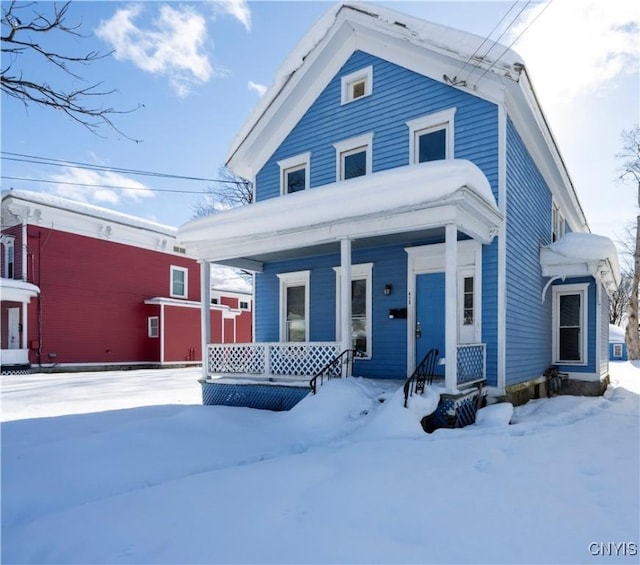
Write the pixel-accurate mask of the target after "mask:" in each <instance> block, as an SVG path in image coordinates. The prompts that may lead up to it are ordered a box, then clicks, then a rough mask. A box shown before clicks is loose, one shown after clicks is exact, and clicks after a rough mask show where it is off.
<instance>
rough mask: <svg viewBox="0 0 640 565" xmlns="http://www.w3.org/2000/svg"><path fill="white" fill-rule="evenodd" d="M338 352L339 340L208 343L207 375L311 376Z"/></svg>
mask: <svg viewBox="0 0 640 565" xmlns="http://www.w3.org/2000/svg"><path fill="white" fill-rule="evenodd" d="M339 354H340V344H339V343H338V342H333V341H326V342H288V343H210V344H209V345H208V346H207V376H209V377H211V376H212V375H219V374H227V373H235V374H243V375H262V376H267V377H268V376H271V375H274V376H276V375H277V376H281V375H290V376H301V377H312V376H314V375H316V374H317V373H318V371H320V370H321V369H322V368H323V367H324V366H325V365H327V363H329V362H330V361H332V360H333V359H335V358H336V357H337V356H338V355H339Z"/></svg>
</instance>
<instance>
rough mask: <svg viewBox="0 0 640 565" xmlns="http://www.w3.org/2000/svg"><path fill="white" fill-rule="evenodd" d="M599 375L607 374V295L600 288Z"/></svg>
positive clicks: (603, 289) (605, 291)
mask: <svg viewBox="0 0 640 565" xmlns="http://www.w3.org/2000/svg"><path fill="white" fill-rule="evenodd" d="M600 297H601V298H600V300H601V303H600V343H599V344H598V347H599V348H600V375H601V376H602V375H606V374H608V373H609V295H608V294H607V290H606V289H605V288H604V286H602V287H601V288H600Z"/></svg>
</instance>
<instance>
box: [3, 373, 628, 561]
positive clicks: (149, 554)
mask: <svg viewBox="0 0 640 565" xmlns="http://www.w3.org/2000/svg"><path fill="white" fill-rule="evenodd" d="M198 375H199V372H198V370H197V369H186V370H185V369H180V370H162V371H131V372H122V373H118V372H110V373H80V374H58V375H31V376H28V377H24V376H22V377H17V376H16V377H2V419H3V420H4V422H3V424H2V429H1V431H2V562H3V563H25V562H26V563H600V562H615V563H625V562H628V563H638V560H639V557H638V543H639V540H638V532H639V498H640V496H639V469H640V463H639V451H640V426H639V398H640V397H639V394H640V369H638V368H635V367H633V366H632V365H631V364H630V363H615V364H612V375H613V381H614V382H613V384H612V386H610V387H609V389H608V391H607V393H606V394H605V396H604V397H602V398H579V397H567V396H562V397H555V398H551V399H545V400H536V401H532V402H530V403H528V404H527V405H525V406H522V407H518V408H516V409H515V410H514V412H513V416H512V418H511V422H512V423H511V425H506V424H505V423H504V422H505V419H506V418H508V416H509V414H510V411H509V407H506V410H505V409H504V408H505V407H499V408H498V410H496V409H495V408H492V409H491V410H488V411H486V412H484V413H483V416H484V417H481V422H482V423H480V424H476V425H475V426H469V427H467V428H465V429H462V430H438V431H436V432H435V433H433V434H431V435H427V434H425V433H424V432H422V431H421V429H420V427H419V425H418V422H417V419H416V417H415V416H414V415H413V413H412V412H411V411H408V410H405V409H403V408H402V406H401V399H400V398H399V396H397V395H396V396H394V395H392V394H391V393H390V392H389V391H388V390H385V389H383V388H380V387H379V385H376V384H372V383H370V382H366V381H362V380H361V379H346V380H335V381H331V382H329V384H327V385H325V386H324V387H323V388H322V390H321V392H320V393H319V394H318V395H317V396H315V397H308V398H307V399H305V400H304V401H303V402H301V403H300V404H299V405H298V406H296V407H295V408H294V409H293V410H291V411H290V412H285V413H272V412H266V411H258V410H251V409H245V408H229V407H210V406H200V405H199V402H200V390H199V385H198V383H197V382H196V379H197V377H198ZM382 397H384V398H385V399H386V401H385V402H384V403H380V402H379V399H380V398H382ZM485 410H486V409H485ZM492 412H493V413H492ZM611 553H613V554H614V555H613V556H612V555H609V554H611ZM615 553H618V554H619V555H618V556H615ZM603 554H604V555H603Z"/></svg>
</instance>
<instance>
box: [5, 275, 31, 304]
mask: <svg viewBox="0 0 640 565" xmlns="http://www.w3.org/2000/svg"><path fill="white" fill-rule="evenodd" d="M0 294H2V300H3V301H7V302H24V303H29V302H30V301H31V299H32V298H35V297H36V296H38V294H40V289H39V288H38V287H37V286H36V285H35V284H31V283H28V282H25V281H21V280H15V279H5V278H0Z"/></svg>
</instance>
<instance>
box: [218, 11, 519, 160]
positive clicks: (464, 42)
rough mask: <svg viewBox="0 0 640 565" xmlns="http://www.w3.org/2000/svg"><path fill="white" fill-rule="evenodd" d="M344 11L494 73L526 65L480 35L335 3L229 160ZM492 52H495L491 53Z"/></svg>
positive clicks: (280, 74) (283, 69)
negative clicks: (365, 17) (479, 53)
mask: <svg viewBox="0 0 640 565" xmlns="http://www.w3.org/2000/svg"><path fill="white" fill-rule="evenodd" d="M341 14H345V17H349V16H356V17H360V18H361V17H362V16H368V17H370V18H372V20H373V23H374V24H377V25H382V26H385V27H386V28H387V29H392V30H393V32H394V33H401V34H402V35H403V36H404V38H405V39H407V40H408V41H411V42H412V43H415V44H418V45H422V46H423V47H425V48H427V49H432V50H436V51H438V52H441V53H445V54H446V55H447V56H449V57H452V58H454V59H457V60H460V61H463V62H465V63H466V62H467V61H469V60H472V61H473V63H471V64H473V65H474V66H475V65H482V66H486V67H487V68H490V70H491V72H502V73H509V72H514V70H515V71H516V72H519V70H518V68H519V67H520V68H521V67H522V64H523V63H522V57H520V55H518V54H517V53H516V52H515V51H513V50H512V49H509V48H508V47H507V46H505V45H502V44H500V43H496V42H494V41H491V40H488V39H486V38H484V37H481V36H479V35H475V34H472V33H468V32H465V31H461V30H458V29H454V28H450V27H447V26H444V25H440V24H435V23H433V22H428V21H426V20H422V19H419V18H414V17H411V16H408V15H406V14H402V13H401V12H396V11H394V10H389V9H386V8H381V7H380V6H375V5H373V4H365V3H358V2H349V3H339V4H336V5H334V6H332V7H331V9H329V10H328V11H327V12H326V13H325V14H324V15H323V16H322V17H321V18H320V19H319V20H318V21H317V22H316V23H315V25H314V26H313V27H312V28H311V29H310V30H309V31H308V32H307V33H306V34H305V35H304V36H303V37H302V39H301V40H300V41H299V42H298V44H297V45H296V46H295V47H294V49H293V50H292V51H291V52H290V53H289V55H288V56H287V58H286V59H285V61H284V62H283V63H282V65H281V66H280V68H279V69H278V70H277V72H276V77H275V79H274V81H273V83H272V84H271V85H270V86H269V88H268V89H267V91H266V92H265V94H264V95H263V96H262V97H261V99H260V102H259V103H258V105H257V106H256V107H255V109H254V111H253V112H252V113H251V114H250V115H249V118H248V119H247V121H246V122H245V123H244V125H243V126H242V128H241V129H240V131H239V132H238V135H237V136H236V137H235V139H234V140H233V142H232V143H231V147H230V149H229V153H228V156H227V161H228V160H229V159H231V157H232V156H233V154H234V153H235V152H236V150H237V149H238V147H239V146H240V145H241V144H242V143H243V141H244V140H245V138H246V137H247V136H248V135H249V134H250V132H251V130H252V129H253V127H254V125H255V124H256V122H258V121H259V119H260V118H261V116H262V115H263V114H264V113H265V112H266V111H267V109H268V108H269V106H271V104H272V103H273V101H274V100H275V98H276V97H277V96H278V95H279V94H280V92H281V91H282V89H283V88H284V87H285V85H286V84H287V82H288V81H289V79H290V78H291V77H292V76H293V75H294V73H296V71H298V70H299V69H300V68H301V67H302V65H303V64H304V62H305V60H306V59H307V58H308V56H309V54H310V53H311V52H312V51H313V50H314V49H315V48H316V47H317V46H318V45H319V44H320V43H321V42H322V41H323V40H324V38H325V37H327V36H328V34H329V33H330V31H331V29H332V27H333V26H334V25H335V24H336V22H337V21H338V17H339V16H340V15H341ZM483 43H484V45H483ZM481 45H483V47H482V52H483V53H485V55H478V54H477V53H476V52H477V51H478V50H479V48H480V46H481ZM489 53H492V55H491V56H489Z"/></svg>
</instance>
